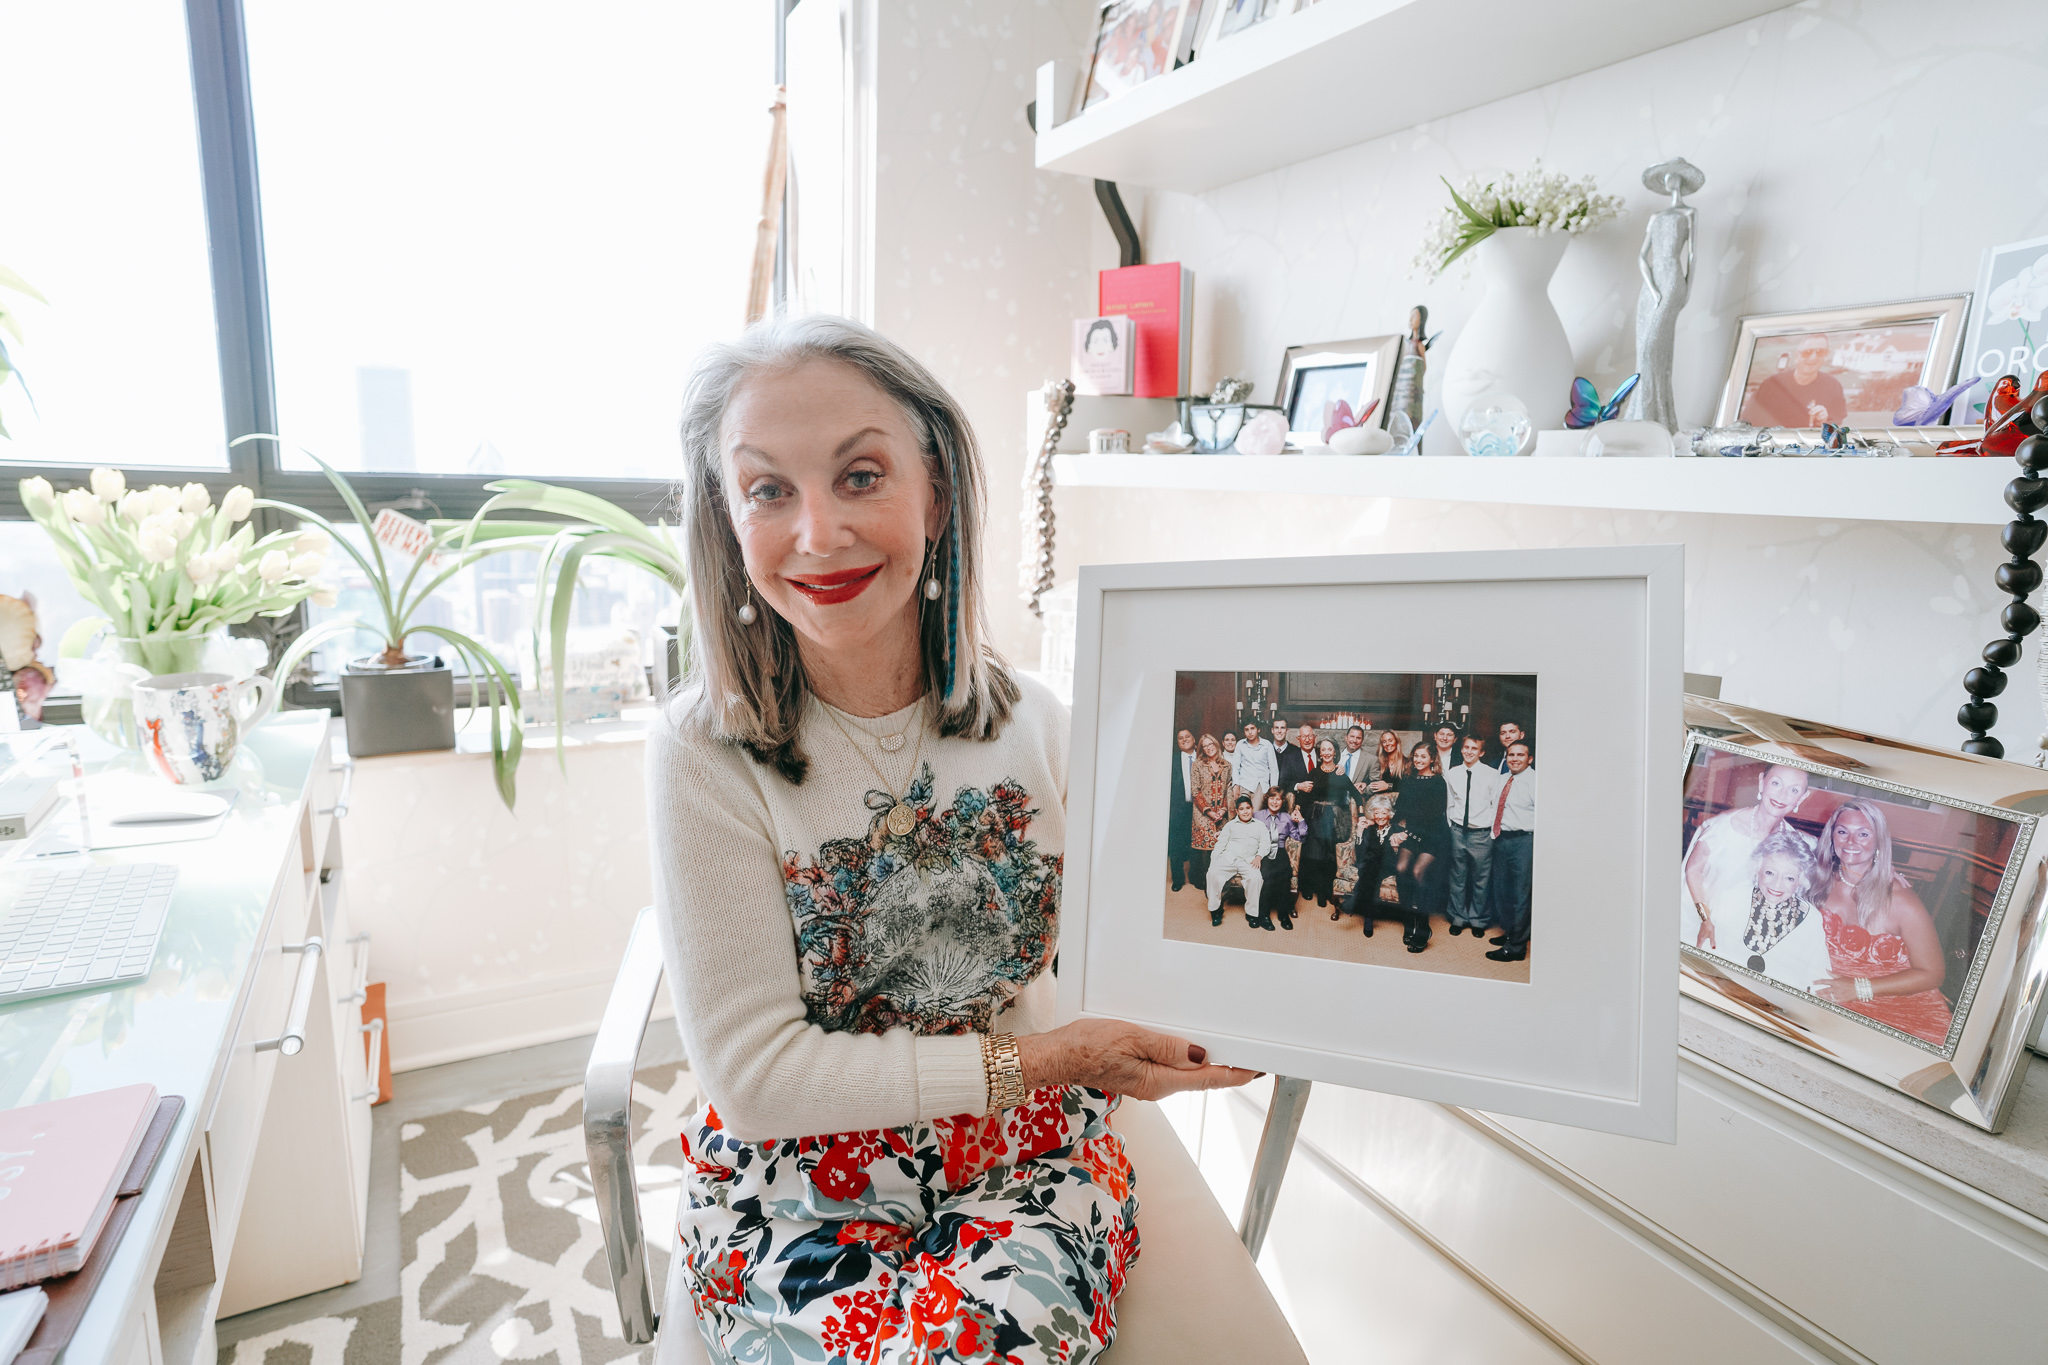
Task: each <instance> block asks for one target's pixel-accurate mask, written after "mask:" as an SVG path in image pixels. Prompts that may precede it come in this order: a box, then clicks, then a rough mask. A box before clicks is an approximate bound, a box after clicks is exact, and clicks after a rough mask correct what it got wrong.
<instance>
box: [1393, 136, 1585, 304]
mask: <svg viewBox="0 0 2048 1365" xmlns="http://www.w3.org/2000/svg"><path fill="white" fill-rule="evenodd" d="M1444 188H1445V189H1447V190H1449V191H1450V192H1451V202H1450V203H1449V204H1447V205H1445V206H1444V210H1443V212H1442V213H1440V214H1438V215H1437V218H1436V221H1435V222H1433V223H1431V224H1430V227H1429V232H1428V233H1427V234H1426V235H1425V236H1424V237H1423V239H1422V250H1421V251H1419V252H1417V253H1416V256H1415V263H1414V267H1413V270H1414V273H1415V274H1418V275H1421V276H1423V277H1425V278H1428V279H1434V278H1436V277H1437V276H1438V275H1440V274H1442V273H1443V272H1444V270H1445V269H1446V268H1447V267H1449V265H1450V264H1451V262H1452V261H1455V260H1457V259H1458V258H1459V257H1460V256H1462V255H1464V254H1465V253H1466V252H1468V251H1470V250H1471V249H1472V248H1473V247H1475V246H1478V245H1479V244H1480V243H1481V242H1483V241H1485V240H1486V239H1487V238H1488V237H1491V236H1492V235H1493V234H1494V233H1496V232H1498V231H1500V230H1501V229H1502V228H1516V227H1525V228H1534V229H1535V230H1536V235H1537V236H1539V237H1541V236H1544V235H1545V234H1547V233H1552V232H1568V233H1570V234H1571V235H1572V236H1574V237H1576V236H1578V235H1579V234H1580V233H1582V232H1585V231H1587V230H1588V229H1590V228H1596V227H1598V226H1600V224H1602V223H1605V222H1610V221H1612V220H1613V219H1616V218H1619V217H1620V216H1621V214H1622V205H1621V199H1620V197H1619V196H1617V195H1612V194H1602V193H1600V190H1599V187H1598V186H1597V185H1595V184H1594V183H1593V177H1591V176H1590V175H1589V176H1585V177H1583V178H1581V179H1578V180H1573V179H1572V178H1571V177H1569V176H1566V175H1559V174H1556V173H1554V172H1545V171H1544V169H1543V163H1542V162H1540V161H1539V162H1537V163H1536V164H1534V165H1532V166H1531V167H1529V169H1528V170H1526V171H1522V172H1520V173H1519V174H1509V175H1503V176H1500V177H1499V178H1497V179H1494V180H1488V181H1485V182H1484V183H1481V181H1480V180H1479V178H1478V177H1477V176H1468V177H1467V178H1466V180H1465V187H1464V189H1463V191H1462V192H1461V191H1460V190H1459V189H1458V188H1457V187H1456V186H1454V185H1452V184H1451V182H1450V181H1448V180H1446V181H1444Z"/></svg>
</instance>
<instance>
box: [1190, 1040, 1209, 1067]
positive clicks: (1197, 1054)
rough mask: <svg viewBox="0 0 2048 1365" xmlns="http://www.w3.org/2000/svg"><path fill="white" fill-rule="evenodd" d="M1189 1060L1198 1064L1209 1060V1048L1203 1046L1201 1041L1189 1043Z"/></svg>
mask: <svg viewBox="0 0 2048 1365" xmlns="http://www.w3.org/2000/svg"><path fill="white" fill-rule="evenodd" d="M1188 1060H1189V1061H1191V1062H1193V1063H1194V1064H1195V1065H1196V1066H1200V1065H1201V1064H1202V1063H1203V1062H1206V1061H1208V1060H1209V1053H1208V1050H1207V1049H1205V1048H1204V1047H1202V1045H1201V1044H1199V1043H1189V1044H1188Z"/></svg>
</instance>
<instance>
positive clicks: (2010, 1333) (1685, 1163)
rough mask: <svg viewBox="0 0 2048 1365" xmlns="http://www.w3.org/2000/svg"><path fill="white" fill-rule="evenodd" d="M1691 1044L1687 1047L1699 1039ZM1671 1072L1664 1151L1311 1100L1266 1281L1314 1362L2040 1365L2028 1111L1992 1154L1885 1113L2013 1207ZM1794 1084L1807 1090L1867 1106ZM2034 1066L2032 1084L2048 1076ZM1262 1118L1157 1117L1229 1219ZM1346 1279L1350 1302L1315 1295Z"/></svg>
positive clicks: (1827, 1126) (1388, 1102)
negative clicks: (1672, 1131) (1674, 1110)
mask: <svg viewBox="0 0 2048 1365" xmlns="http://www.w3.org/2000/svg"><path fill="white" fill-rule="evenodd" d="M1687 1022H1688V1026H1689V1027H1691V1028H1692V1030H1693V1032H1692V1035H1691V1036H1692V1037H1693V1039H1694V1040H1695V1041H1697V1039H1698V1036H1699V1032H1698V1031H1699V1028H1700V1027H1704V1025H1701V1024H1700V1023H1699V1021H1697V1020H1695V1019H1692V1018H1690V1017H1688V1020H1687ZM1718 1027H1721V1028H1724V1029H1740V1028H1741V1025H1739V1024H1736V1023H1734V1022H1733V1021H1727V1022H1726V1023H1721V1024H1719V1025H1718ZM1742 1046H1743V1047H1744V1048H1745V1049H1747V1048H1748V1047H1749V1046H1750V1043H1749V1041H1748V1040H1742ZM1681 1056H1682V1061H1681V1067H1680V1088H1679V1117H1678V1141H1677V1142H1676V1143H1675V1144H1664V1143H1654V1142H1643V1141H1637V1140H1634V1139H1629V1138H1618V1137H1612V1136H1607V1135H1604V1134H1598V1133H1589V1132H1584V1131H1581V1130H1577V1129H1571V1128H1563V1127H1559V1126H1556V1125H1552V1124H1544V1123H1537V1122H1534V1121H1530V1120H1524V1119H1504V1118H1497V1117H1494V1116H1491V1115H1486V1114H1479V1113H1473V1112H1469V1111H1465V1110H1458V1109H1453V1108H1448V1107H1445V1106H1442V1105H1435V1104H1428V1103H1424V1102H1421V1101H1417V1100H1408V1099H1399V1098H1395V1097H1391V1096H1385V1095H1377V1094H1372V1093H1369V1092H1366V1091H1357V1090H1344V1089H1341V1088H1338V1087H1334V1086H1318V1087H1317V1088H1316V1089H1315V1090H1314V1091H1313V1092H1312V1093H1311V1095H1310V1098H1309V1102H1308V1108H1307V1112H1306V1115H1305V1117H1304V1120H1303V1124H1302V1129H1301V1139H1300V1142H1299V1144H1298V1145H1297V1147H1296V1149H1295V1155H1294V1159H1293V1162H1292V1164H1291V1165H1290V1167H1289V1170H1288V1173H1287V1177H1286V1184H1285V1186H1284V1187H1283V1190H1282V1194H1281V1198H1280V1200H1279V1203H1278V1205H1277V1208H1276V1212H1275V1215H1274V1221H1273V1224H1272V1228H1271V1231H1270V1232H1269V1234H1268V1237H1267V1240H1266V1247H1265V1252H1264V1254H1263V1256H1262V1257H1261V1259H1260V1268H1261V1269H1262V1270H1263V1271H1264V1272H1265V1274H1266V1276H1267V1278H1268V1280H1269V1282H1270V1283H1271V1284H1272V1285H1273V1288H1274V1292H1275V1296H1276V1297H1277V1298H1278V1299H1279V1301H1280V1303H1281V1304H1282V1306H1283V1308H1284V1309H1285V1310H1286V1311H1287V1313H1288V1315H1289V1317H1290V1319H1291V1320H1292V1321H1293V1323H1294V1326H1295V1330H1296V1333H1297V1335H1299V1336H1300V1338H1301V1340H1302V1341H1303V1343H1304V1344H1305V1345H1306V1346H1307V1347H1308V1349H1309V1352H1310V1357H1311V1359H1314V1360H1316V1361H1318V1362H1319V1363H1320V1362H1336V1361H1347V1360H1354V1359H1355V1360H1371V1361H1374V1362H1376V1365H1405V1363H1406V1362H1415V1363H1416V1365H1421V1363H1422V1362H1431V1363H1432V1365H1434V1362H1436V1361H1441V1360H1475V1361H1479V1360H1484V1361H1495V1360H1507V1359H1514V1360H1522V1359H1531V1360H1550V1359H1556V1360H1560V1361H1562V1360H1577V1361H1580V1362H1597V1363H1598V1365H1623V1363H1624V1362H1643V1365H1728V1362H1742V1365H1751V1363H1752V1362H1759V1363H1768V1365H1822V1362H1860V1361H1876V1362H1883V1365H1951V1363H1952V1362H1957V1361H1980V1360H1981V1361H2008V1360H2009V1361H2021V1360H2028V1361H2033V1360H2041V1359H2044V1358H2048V1344H2044V1329H2043V1328H2042V1326H2041V1323H2040V1314H2039V1310H2038V1308H2037V1305H2038V1304H2040V1303H2041V1302H2043V1301H2048V1221H2044V1220H2043V1219H2042V1218H2041V1217H2040V1214H2041V1213H2042V1212H2043V1208H2038V1207H2033V1205H2034V1204H2037V1203H2042V1202H2043V1201H2042V1200H2040V1199H2037V1198H2036V1197H2035V1196H2036V1195H2038V1194H2040V1193H2041V1191H2042V1190H2043V1189H2044V1188H2048V1187H2044V1186H2042V1185H2041V1183H2040V1181H2039V1176H2040V1175H2041V1173H2042V1172H2043V1171H2048V1106H2043V1107H2041V1108H2038V1109H2033V1110H2029V1109H2027V1108H2026V1107H2025V1106H2023V1111H2022V1115H2021V1118H2020V1119H2018V1120H2016V1121H2015V1123H2014V1125H2013V1127H2011V1128H2009V1129H2008V1130H2007V1132H2006V1133H2005V1134H2003V1135H2000V1136H1999V1137H1995V1138H1994V1137H1992V1136H1990V1135H1988V1134H1981V1133H1977V1132H1975V1131H1974V1130H1972V1131H1970V1132H1968V1133H1963V1132H1960V1131H1957V1130H1958V1129H1959V1127H1960V1126H1959V1125H1955V1124H1954V1122H1953V1120H1950V1119H1948V1118H1947V1117H1945V1116H1943V1115H1941V1114H1939V1113H1937V1112H1935V1111H1933V1110H1928V1109H1922V1110H1920V1111H1919V1112H1917V1113H1916V1112H1914V1110H1912V1109H1909V1108H1903V1107H1900V1108H1895V1109H1893V1110H1892V1111H1890V1113H1889V1116H1888V1117H1889V1119H1890V1121H1893V1122H1896V1121H1898V1120H1900V1119H1902V1118H1903V1119H1905V1120H1907V1121H1910V1122H1913V1123H1924V1124H1926V1125H1929V1127H1928V1129H1927V1133H1928V1134H1929V1135H1930V1141H1929V1142H1928V1143H1927V1144H1926V1145H1925V1150H1926V1152H1927V1154H1928V1155H1929V1156H1930V1157H1931V1158H1933V1159H1940V1160H1945V1161H1949V1164H1952V1165H1956V1166H1958V1167H1959V1168H1961V1167H1963V1166H1965V1165H1967V1166H1968V1167H1969V1169H1970V1170H1972V1171H1974V1172H1975V1173H1976V1175H1977V1178H1979V1179H1981V1180H1983V1181H1984V1182H1985V1183H1987V1184H1995V1185H1998V1186H1999V1187H2000V1189H2001V1190H2003V1191H2004V1192H2005V1193H2008V1194H2011V1195H2013V1197H2014V1198H2015V1199H2018V1200H2020V1201H2021V1203H2013V1202H2008V1201H2007V1200H2006V1199H2004V1198H2001V1197H2000V1195H1999V1194H1998V1193H1994V1192H1987V1191H1986V1190H1983V1189H1979V1188H1977V1187H1976V1186H1973V1185H1971V1184H1969V1183H1966V1182H1965V1181H1963V1180H1961V1179H1959V1178H1957V1177H1956V1176H1955V1175H1953V1174H1951V1173H1949V1172H1947V1171H1944V1170H1941V1169H1938V1168H1937V1167H1936V1166H1933V1165H1930V1164H1929V1163H1928V1161H1923V1160H1920V1159H1917V1158H1916V1157H1913V1156H1908V1155H1906V1154H1904V1153H1902V1152H1900V1151H1898V1150H1897V1149H1895V1148H1893V1147H1890V1146H1887V1145H1885V1144H1884V1143H1881V1142H1878V1141H1875V1140H1873V1139H1872V1138H1870V1137H1867V1136H1865V1135H1864V1134H1862V1133H1860V1132H1858V1131H1857V1130H1855V1129H1852V1128H1850V1127H1848V1126H1847V1125H1846V1124H1844V1123H1843V1122H1841V1121H1839V1120H1838V1119H1837V1118H1835V1117H1832V1116H1831V1115H1829V1114H1827V1113H1823V1112H1821V1111H1819V1110H1817V1109H1814V1108H1810V1107H1808V1106H1807V1105H1805V1104H1802V1103H1799V1102H1797V1101H1795V1100H1793V1099H1791V1098H1788V1097H1787V1096H1786V1095H1784V1094H1780V1093H1778V1092H1777V1091H1774V1090H1771V1089H1768V1088H1766V1087H1764V1086H1762V1085H1760V1084H1758V1083H1756V1082H1754V1081H1752V1080H1749V1079H1746V1078H1744V1077H1743V1076H1740V1075H1738V1074H1736V1073H1735V1072H1732V1071H1730V1070H1728V1069H1727V1068H1726V1067H1725V1066H1723V1065H1721V1064H1719V1063H1718V1062H1716V1061H1714V1060H1713V1059H1712V1058H1711V1057H1708V1056H1705V1055H1702V1054H1700V1053H1697V1052H1692V1051H1688V1052H1685V1053H1683V1054H1681ZM1813 1065H1815V1066H1818V1067H1820V1068H1822V1069H1821V1070H1819V1071H1817V1072H1813V1073H1811V1074H1810V1075H1807V1076H1802V1077H1801V1078H1800V1079H1801V1083H1802V1085H1805V1084H1817V1085H1819V1086H1835V1087H1836V1091H1837V1093H1839V1094H1841V1095H1846V1096H1850V1097H1852V1099H1853V1100H1854V1102H1855V1103H1858V1104H1861V1103H1865V1102H1866V1098H1867V1100H1868V1102H1869V1103H1881V1102H1882V1100H1881V1099H1879V1098H1877V1097H1876V1096H1875V1095H1874V1094H1873V1095H1872V1096H1869V1097H1859V1096H1860V1094H1861V1092H1860V1091H1859V1090H1858V1089H1857V1087H1858V1085H1860V1084H1861V1078H1858V1077H1854V1076H1852V1075H1850V1073H1847V1072H1839V1069H1838V1068H1830V1067H1827V1066H1826V1064H1825V1063H1819V1062H1815V1063H1813ZM2033 1065H2034V1067H2035V1072H2036V1074H2035V1080H2036V1081H2037V1082H2040V1081H2042V1080H2043V1079H2044V1078H2048V1061H2037V1062H2035V1063H2034V1064H2033ZM1830 1072H1839V1074H1838V1075H1831V1074H1829V1073H1830ZM1816 1077H1817V1078H1818V1079H1817V1081H1816V1080H1815V1078H1816ZM1837 1083H1839V1084H1837ZM1869 1089H1870V1090H1871V1091H1872V1092H1875V1091H1876V1089H1877V1088H1876V1087H1870V1088H1869ZM1807 1093H1809V1094H1810V1095H1812V1096H1813V1097H1814V1098H1815V1102H1816V1103H1822V1102H1823V1100H1822V1099H1821V1097H1820V1096H1819V1093H1818V1092H1817V1091H1808V1092H1807ZM1262 1103H1263V1096H1261V1095H1259V1094H1257V1093H1255V1092H1254V1093H1248V1094H1223V1093H1218V1094H1214V1095H1211V1096H1209V1097H1208V1098H1207V1100H1206V1102H1205V1101H1203V1100H1202V1098H1201V1097H1199V1096H1188V1097H1176V1099H1175V1100H1170V1101H1168V1102H1167V1104H1166V1105H1165V1106H1163V1107H1165V1108H1167V1109H1168V1111H1169V1113H1171V1114H1172V1115H1173V1117H1174V1118H1175V1122H1176V1126H1177V1127H1178V1128H1179V1129H1180V1131H1181V1133H1182V1137H1183V1140H1184V1141H1186V1142H1188V1144H1189V1146H1190V1147H1191V1148H1194V1149H1196V1150H1197V1152H1198V1155H1199V1159H1200V1164H1201V1167H1202V1170H1203V1173H1204V1175H1205V1176H1207V1177H1208V1178H1209V1181H1210V1183H1211V1186H1212V1187H1213V1188H1214V1189H1215V1190H1216V1193H1217V1197H1218V1198H1219V1199H1220V1200H1221V1201H1222V1202H1223V1204H1224V1207H1226V1208H1236V1207H1237V1206H1238V1204H1239V1202H1240V1201H1241V1200H1242V1198H1243V1193H1244V1187H1245V1181H1246V1176H1247V1173H1248V1171H1249V1168H1250V1159H1251V1155H1252V1152H1253V1150H1254V1148H1255V1147H1256V1144H1257V1142H1258V1137H1259V1132H1260V1112H1259V1110H1260V1106H1261V1104H1262ZM1899 1103H1900V1105H1901V1106H1905V1105H1910V1104H1911V1102H1910V1101H1904V1100H1901V1101H1900V1102H1899ZM1965 1153H1967V1155H1964V1154H1965ZM1951 1158H1954V1159H1953V1160H1951ZM2001 1172H2002V1173H2001ZM1142 1179H1143V1173H1142V1172H1140V1180H1141V1181H1142ZM1333 1267H1336V1268H1341V1274H1339V1273H1334V1272H1333ZM1346 1280H1348V1281H1349V1282H1351V1283H1352V1284H1354V1285H1355V1286H1356V1288H1355V1290H1354V1291H1353V1292H1351V1293H1348V1294H1339V1293H1335V1292H1333V1288H1334V1287H1335V1286H1337V1285H1340V1284H1342V1283H1344V1282H1345V1281H1346Z"/></svg>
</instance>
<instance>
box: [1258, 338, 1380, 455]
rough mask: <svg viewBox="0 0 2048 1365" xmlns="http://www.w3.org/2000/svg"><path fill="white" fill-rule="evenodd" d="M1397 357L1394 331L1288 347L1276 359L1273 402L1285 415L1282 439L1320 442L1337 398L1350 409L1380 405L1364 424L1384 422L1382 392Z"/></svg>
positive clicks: (1317, 443)
mask: <svg viewBox="0 0 2048 1365" xmlns="http://www.w3.org/2000/svg"><path fill="white" fill-rule="evenodd" d="M1400 358H1401V338H1400V337H1398V336H1378V337H1358V338H1355V339H1354V340H1351V341H1324V342H1318V343H1317V344H1316V345H1313V346H1289V347H1288V348H1287V353H1286V354H1285V355H1284V356H1282V357H1281V359H1280V385H1279V388H1278V389H1276V390H1275V392H1274V395H1273V402H1274V404H1275V405H1277V406H1278V407H1279V408H1280V409H1281V411H1283V412H1285V413H1286V414H1287V438H1288V439H1289V440H1290V441H1292V442H1294V444H1296V445H1321V444H1322V443H1323V426H1324V424H1325V423H1326V422H1327V421H1328V420H1329V412H1330V409H1331V407H1332V406H1333V405H1334V404H1335V403H1337V402H1338V401H1339V400H1342V401H1343V402H1345V403H1347V404H1349V405H1350V407H1351V410H1352V411H1353V412H1354V413H1355V412H1360V411H1363V410H1364V408H1365V405H1366V404H1368V403H1370V402H1373V401H1374V400H1375V399H1377V400H1378V402H1379V408H1378V409H1377V410H1376V411H1375V412H1374V413H1373V415H1372V420H1371V421H1370V422H1368V423H1367V425H1368V426H1375V427H1385V426H1386V424H1387V395H1388V394H1389V393H1391V392H1392V391H1393V387H1394V368H1395V365H1396V364H1397V363H1398V362H1399V360H1400Z"/></svg>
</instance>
